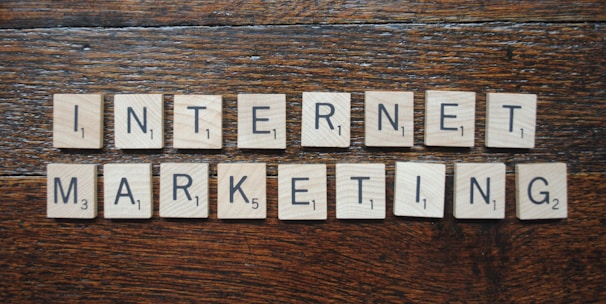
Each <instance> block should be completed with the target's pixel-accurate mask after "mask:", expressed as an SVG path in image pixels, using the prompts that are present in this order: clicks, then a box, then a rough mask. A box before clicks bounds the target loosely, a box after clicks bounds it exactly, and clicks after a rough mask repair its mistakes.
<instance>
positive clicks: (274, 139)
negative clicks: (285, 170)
mask: <svg viewBox="0 0 606 304" xmlns="http://www.w3.org/2000/svg"><path fill="white" fill-rule="evenodd" d="M238 148H240V149H286V95H284V94H238Z"/></svg>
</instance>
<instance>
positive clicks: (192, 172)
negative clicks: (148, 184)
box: [160, 163, 208, 218]
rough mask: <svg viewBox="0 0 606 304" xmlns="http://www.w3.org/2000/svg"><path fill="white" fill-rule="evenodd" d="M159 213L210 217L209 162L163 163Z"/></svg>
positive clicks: (187, 216)
mask: <svg viewBox="0 0 606 304" xmlns="http://www.w3.org/2000/svg"><path fill="white" fill-rule="evenodd" d="M160 216H161V217H181V218H207V217H208V164H206V163H163V164H160Z"/></svg>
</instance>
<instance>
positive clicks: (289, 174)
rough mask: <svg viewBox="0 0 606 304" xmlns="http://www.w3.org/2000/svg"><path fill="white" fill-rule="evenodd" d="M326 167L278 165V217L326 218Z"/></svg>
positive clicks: (285, 218)
mask: <svg viewBox="0 0 606 304" xmlns="http://www.w3.org/2000/svg"><path fill="white" fill-rule="evenodd" d="M326 206H327V204H326V165H325V164H283V165H278V218H279V219H281V220H325V219H326V217H327V216H326V210H327V207H326Z"/></svg>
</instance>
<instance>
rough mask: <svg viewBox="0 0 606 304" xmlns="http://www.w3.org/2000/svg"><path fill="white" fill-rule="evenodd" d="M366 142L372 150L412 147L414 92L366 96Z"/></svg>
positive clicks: (367, 94)
mask: <svg viewBox="0 0 606 304" xmlns="http://www.w3.org/2000/svg"><path fill="white" fill-rule="evenodd" d="M364 94H365V95H364V96H365V98H364V129H365V136H364V138H365V142H366V146H369V147H412V146H413V139H414V120H413V113H414V108H413V99H414V94H413V92H377V91H374V92H373V91H369V92H365V93H364Z"/></svg>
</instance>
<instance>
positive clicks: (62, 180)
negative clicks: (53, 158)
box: [46, 164, 97, 219]
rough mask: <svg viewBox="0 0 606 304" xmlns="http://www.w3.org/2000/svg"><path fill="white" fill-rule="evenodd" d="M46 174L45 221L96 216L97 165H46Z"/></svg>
mask: <svg viewBox="0 0 606 304" xmlns="http://www.w3.org/2000/svg"><path fill="white" fill-rule="evenodd" d="M46 171H47V173H46V189H47V190H46V192H47V195H46V216H47V217H48V218H81V219H92V218H95V217H97V165H86V164H48V166H47V169H46Z"/></svg>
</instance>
